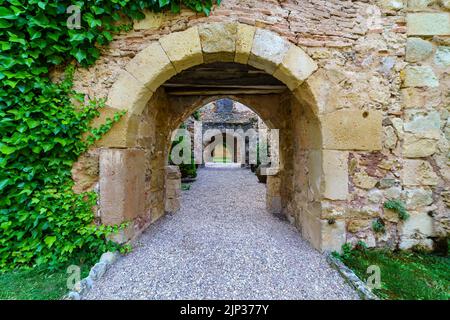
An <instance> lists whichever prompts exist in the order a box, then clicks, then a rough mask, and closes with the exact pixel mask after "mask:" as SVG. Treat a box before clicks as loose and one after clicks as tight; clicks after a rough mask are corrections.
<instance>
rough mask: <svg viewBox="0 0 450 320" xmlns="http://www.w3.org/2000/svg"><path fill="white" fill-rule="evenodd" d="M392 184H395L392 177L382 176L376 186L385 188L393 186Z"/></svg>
mask: <svg viewBox="0 0 450 320" xmlns="http://www.w3.org/2000/svg"><path fill="white" fill-rule="evenodd" d="M394 185H395V179H394V178H382V179H380V181H379V182H378V187H379V188H380V189H387V188H390V187H393V186H394Z"/></svg>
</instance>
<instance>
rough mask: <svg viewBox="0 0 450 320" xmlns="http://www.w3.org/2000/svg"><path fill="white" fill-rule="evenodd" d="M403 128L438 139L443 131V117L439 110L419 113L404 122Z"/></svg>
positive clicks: (425, 136) (421, 135)
mask: <svg viewBox="0 0 450 320" xmlns="http://www.w3.org/2000/svg"><path fill="white" fill-rule="evenodd" d="M403 129H404V130H405V131H406V132H410V133H414V134H416V135H417V136H420V137H423V138H429V139H436V140H438V139H439V137H440V133H441V117H440V115H439V112H437V111H432V112H428V113H427V114H417V115H414V116H413V117H412V119H410V120H409V121H407V122H404V124H403Z"/></svg>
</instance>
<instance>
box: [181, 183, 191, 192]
mask: <svg viewBox="0 0 450 320" xmlns="http://www.w3.org/2000/svg"><path fill="white" fill-rule="evenodd" d="M190 189H191V185H190V184H189V183H182V184H181V190H183V191H188V190H190Z"/></svg>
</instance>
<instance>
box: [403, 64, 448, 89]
mask: <svg viewBox="0 0 450 320" xmlns="http://www.w3.org/2000/svg"><path fill="white" fill-rule="evenodd" d="M401 76H402V78H403V86H404V87H431V88H434V87H438V86H439V79H438V78H437V77H436V75H435V74H434V71H433V69H431V67H429V66H407V67H406V68H405V69H404V70H403V71H402V73H401Z"/></svg>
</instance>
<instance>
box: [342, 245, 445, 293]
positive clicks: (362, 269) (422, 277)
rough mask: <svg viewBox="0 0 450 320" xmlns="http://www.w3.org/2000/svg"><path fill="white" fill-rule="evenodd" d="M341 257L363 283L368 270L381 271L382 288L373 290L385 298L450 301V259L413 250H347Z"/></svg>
mask: <svg viewBox="0 0 450 320" xmlns="http://www.w3.org/2000/svg"><path fill="white" fill-rule="evenodd" d="M339 258H340V259H341V260H342V261H343V262H344V263H345V264H346V265H347V266H348V267H349V268H351V269H352V270H353V271H354V272H355V273H356V275H357V276H358V277H359V278H360V279H361V280H363V281H366V279H367V277H368V276H369V275H368V274H367V273H366V272H367V268H368V267H369V266H370V265H377V266H378V267H379V268H380V271H381V289H373V293H375V294H376V295H377V296H378V297H380V298H382V299H395V300H448V299H449V298H450V294H449V290H450V258H449V257H448V256H446V257H443V256H437V255H432V254H426V253H414V252H409V251H401V252H392V251H387V250H383V249H365V250H364V249H359V250H357V249H353V250H344V252H343V254H341V255H340V256H339Z"/></svg>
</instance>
